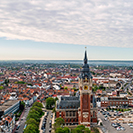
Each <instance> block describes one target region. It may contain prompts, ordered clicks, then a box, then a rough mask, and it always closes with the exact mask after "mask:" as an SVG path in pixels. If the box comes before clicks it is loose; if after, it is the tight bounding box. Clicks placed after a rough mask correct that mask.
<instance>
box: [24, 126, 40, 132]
mask: <svg viewBox="0 0 133 133" xmlns="http://www.w3.org/2000/svg"><path fill="white" fill-rule="evenodd" d="M24 133H39V130H38V127H37V126H36V125H35V124H29V125H28V126H27V127H26V128H25V129H24Z"/></svg>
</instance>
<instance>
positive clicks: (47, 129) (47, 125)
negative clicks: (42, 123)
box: [45, 111, 51, 133]
mask: <svg viewBox="0 0 133 133" xmlns="http://www.w3.org/2000/svg"><path fill="white" fill-rule="evenodd" d="M47 112H49V114H48V117H47V123H46V128H45V129H46V133H49V129H50V128H49V121H50V120H51V111H47Z"/></svg>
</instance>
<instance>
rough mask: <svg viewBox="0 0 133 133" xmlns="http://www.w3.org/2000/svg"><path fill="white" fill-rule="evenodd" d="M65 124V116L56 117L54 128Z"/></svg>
mask: <svg viewBox="0 0 133 133" xmlns="http://www.w3.org/2000/svg"><path fill="white" fill-rule="evenodd" d="M64 124H65V121H64V119H63V118H61V117H59V118H56V119H55V123H54V129H55V131H56V129H57V128H60V127H62V126H63V125H64Z"/></svg>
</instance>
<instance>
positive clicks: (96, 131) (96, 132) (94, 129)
mask: <svg viewBox="0 0 133 133" xmlns="http://www.w3.org/2000/svg"><path fill="white" fill-rule="evenodd" d="M92 130H93V131H94V133H100V132H99V130H98V129H97V128H96V127H93V129H92Z"/></svg>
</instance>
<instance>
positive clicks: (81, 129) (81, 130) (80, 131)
mask: <svg viewBox="0 0 133 133" xmlns="http://www.w3.org/2000/svg"><path fill="white" fill-rule="evenodd" d="M72 133H91V131H90V130H89V128H85V126H84V125H78V126H77V127H76V128H75V129H73V130H72Z"/></svg>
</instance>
